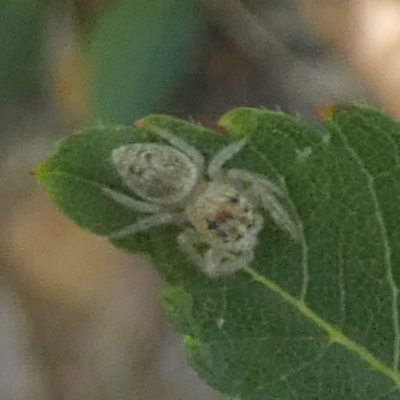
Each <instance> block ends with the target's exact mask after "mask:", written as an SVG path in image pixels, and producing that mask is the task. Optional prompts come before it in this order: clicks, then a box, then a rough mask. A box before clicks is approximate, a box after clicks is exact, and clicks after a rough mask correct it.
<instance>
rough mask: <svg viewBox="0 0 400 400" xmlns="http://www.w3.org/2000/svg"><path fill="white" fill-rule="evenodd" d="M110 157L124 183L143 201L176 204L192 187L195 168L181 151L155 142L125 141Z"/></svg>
mask: <svg viewBox="0 0 400 400" xmlns="http://www.w3.org/2000/svg"><path fill="white" fill-rule="evenodd" d="M112 159H113V162H114V165H115V167H116V168H117V171H118V172H119V174H120V176H121V177H122V179H123V180H124V183H125V185H126V186H127V187H129V188H130V189H131V190H132V191H133V192H134V193H136V194H137V195H138V196H139V197H141V198H142V199H144V200H147V201H150V202H152V203H154V204H164V205H169V204H176V203H178V202H179V201H181V200H182V199H184V198H186V197H187V196H188V195H189V194H190V192H191V191H192V189H193V188H194V187H195V185H196V184H197V181H198V177H199V171H198V169H197V168H196V165H194V164H193V162H192V161H191V160H190V158H189V157H188V156H187V155H186V154H184V153H182V152H181V151H179V150H177V149H174V148H172V147H169V146H164V145H160V144H155V143H136V144H128V145H125V146H122V147H119V148H117V149H115V150H114V151H113V152H112Z"/></svg>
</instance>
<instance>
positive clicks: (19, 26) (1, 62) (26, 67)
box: [0, 0, 47, 106]
mask: <svg viewBox="0 0 400 400" xmlns="http://www.w3.org/2000/svg"><path fill="white" fill-rule="evenodd" d="M46 6H47V0H29V1H28V0H3V1H2V2H0V37H1V44H0V106H1V105H3V104H5V103H17V102H18V101H21V100H26V99H28V98H29V97H30V96H32V95H33V94H35V92H36V91H37V89H38V88H37V85H38V82H39V79H40V77H39V71H40V62H41V56H42V53H43V50H42V46H43V28H44V27H45V24H44V20H45V18H46V13H47V7H46Z"/></svg>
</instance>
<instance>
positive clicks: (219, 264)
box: [103, 127, 299, 278]
mask: <svg viewBox="0 0 400 400" xmlns="http://www.w3.org/2000/svg"><path fill="white" fill-rule="evenodd" d="M152 131H153V133H154V134H156V135H158V136H159V137H160V138H162V139H163V141H164V142H166V143H165V144H160V143H135V144H128V145H124V146H122V147H119V148H116V149H114V150H113V151H112V154H111V161H112V164H113V165H114V167H115V168H116V171H117V172H118V174H119V176H120V177H121V179H122V181H123V183H124V185H126V187H127V188H129V189H130V190H131V191H132V192H133V193H134V194H135V195H136V198H133V197H131V196H127V195H125V194H122V193H120V192H117V191H114V190H112V189H109V188H103V191H104V193H105V194H107V195H108V196H110V197H111V198H113V199H114V200H115V201H117V202H118V203H120V204H122V205H124V206H126V207H128V208H130V209H133V210H135V211H137V212H143V213H147V214H150V215H147V216H145V217H143V218H142V219H139V220H138V221H137V222H136V223H135V224H133V225H129V226H127V227H124V228H122V229H121V230H119V231H117V232H114V233H112V234H111V235H109V238H114V239H115V238H122V237H125V236H127V235H133V234H136V233H138V232H142V231H146V230H148V229H151V228H155V227H157V226H160V225H164V224H179V225H182V226H184V227H185V228H184V229H183V230H182V232H181V233H180V234H179V235H178V237H177V242H178V244H179V247H180V248H181V250H182V251H183V252H184V253H186V255H187V256H188V257H189V259H190V260H191V261H192V262H193V263H194V264H196V265H197V266H198V267H199V268H200V269H201V270H202V271H203V272H204V273H205V274H206V275H208V276H209V277H211V278H215V277H219V276H221V275H228V274H231V273H233V272H235V271H237V270H240V269H241V268H244V267H245V266H246V265H247V264H248V263H250V262H251V261H252V260H253V257H254V250H255V247H256V246H257V242H258V239H257V237H258V234H259V232H260V231H261V229H262V228H263V224H264V218H263V216H262V215H261V214H260V211H261V210H262V209H264V210H265V211H267V212H268V213H269V215H270V217H271V218H272V220H273V221H274V222H275V223H276V224H277V225H278V226H279V227H280V228H281V229H283V230H284V231H286V232H287V233H288V234H289V235H290V236H291V237H292V238H293V239H294V240H295V241H298V240H299V230H298V226H297V224H296V223H295V222H294V221H293V219H292V218H291V216H290V215H289V213H288V212H287V211H286V210H285V208H284V206H283V205H282V204H281V202H280V200H279V198H284V197H287V195H286V193H285V192H284V191H283V190H282V189H281V188H280V187H279V186H278V185H276V184H275V183H273V182H271V181H270V180H269V179H267V178H266V177H264V176H263V175H261V174H257V173H254V172H250V171H247V170H244V169H224V168H223V166H224V164H225V163H226V162H227V161H229V160H230V159H231V158H232V157H233V156H234V155H235V154H237V153H238V152H239V151H240V150H241V149H242V148H243V147H244V146H245V145H246V139H242V140H239V141H235V142H233V143H232V144H229V145H227V146H226V147H224V148H223V149H221V150H220V151H219V152H217V154H216V155H215V156H214V157H213V158H212V160H211V161H210V163H209V164H208V166H207V167H206V166H205V159H204V157H203V155H202V154H201V153H200V152H199V151H198V150H197V149H196V148H195V147H193V146H191V145H190V144H189V143H187V142H186V141H185V140H183V139H181V138H179V137H178V136H175V135H174V134H172V133H170V132H169V131H168V130H165V129H161V128H157V127H153V128H152Z"/></svg>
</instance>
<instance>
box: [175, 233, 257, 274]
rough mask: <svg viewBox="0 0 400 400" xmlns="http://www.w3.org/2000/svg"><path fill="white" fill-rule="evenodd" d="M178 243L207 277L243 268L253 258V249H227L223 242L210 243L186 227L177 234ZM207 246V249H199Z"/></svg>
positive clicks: (230, 272)
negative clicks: (233, 250)
mask: <svg viewBox="0 0 400 400" xmlns="http://www.w3.org/2000/svg"><path fill="white" fill-rule="evenodd" d="M178 244H179V246H180V247H181V249H182V250H183V251H184V252H185V253H186V254H187V255H188V256H189V258H190V259H191V260H192V262H193V263H194V264H196V265H197V266H198V267H199V268H200V269H201V270H202V271H203V272H204V273H205V274H206V275H207V276H208V277H210V278H218V277H219V276H222V275H229V274H232V273H234V272H236V271H238V270H240V269H242V268H244V267H245V266H246V265H247V264H248V263H249V262H251V261H252V260H253V256H254V254H253V251H252V250H246V251H239V252H232V251H229V250H228V249H227V248H226V247H225V245H224V244H214V245H213V244H210V243H209V241H208V240H206V239H205V238H204V236H203V235H202V234H200V233H199V232H197V231H195V230H194V229H191V228H189V229H186V230H185V231H183V232H182V233H181V234H180V235H179V236H178ZM202 246H208V249H206V250H203V249H201V247H202Z"/></svg>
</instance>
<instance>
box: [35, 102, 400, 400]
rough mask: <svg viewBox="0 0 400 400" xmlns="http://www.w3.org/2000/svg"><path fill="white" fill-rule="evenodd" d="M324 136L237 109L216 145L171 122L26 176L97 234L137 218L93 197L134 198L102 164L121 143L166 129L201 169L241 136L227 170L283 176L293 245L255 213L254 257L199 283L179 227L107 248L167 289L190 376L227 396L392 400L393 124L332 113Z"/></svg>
mask: <svg viewBox="0 0 400 400" xmlns="http://www.w3.org/2000/svg"><path fill="white" fill-rule="evenodd" d="M323 120H324V123H325V125H326V127H327V132H326V134H325V135H321V134H319V133H318V132H315V131H314V130H313V129H312V128H310V127H308V126H307V125H306V124H304V123H302V122H300V121H299V120H297V119H296V118H293V117H291V116H288V115H285V114H283V113H276V112H270V111H266V110H259V109H250V108H241V109H236V110H233V111H231V112H229V113H228V114H226V115H225V116H224V117H222V119H221V120H220V124H221V125H222V126H223V127H224V128H225V129H226V131H227V132H228V134H227V135H221V134H219V133H216V132H214V131H211V130H207V129H204V128H202V127H200V126H197V125H194V124H190V123H188V122H184V121H181V120H178V119H175V118H172V117H166V116H157V115H156V116H150V117H148V118H146V119H144V120H142V121H141V123H140V128H131V127H109V128H92V129H88V130H87V131H85V132H83V133H80V134H77V135H74V136H71V137H69V138H67V139H65V140H64V141H62V142H61V143H60V144H59V147H58V149H57V151H56V152H55V154H54V155H53V156H52V157H51V158H50V159H49V160H47V161H46V162H45V163H44V164H43V165H41V166H40V167H38V169H37V177H38V179H39V181H41V182H42V183H43V184H44V185H45V187H46V190H47V191H48V193H49V195H50V196H51V198H52V199H53V201H54V202H55V203H56V204H57V205H58V207H60V208H61V210H63V211H64V212H65V213H66V215H68V216H69V217H70V218H71V219H72V220H74V221H75V222H76V223H78V224H79V225H80V226H82V227H84V228H85V229H88V230H89V231H91V232H94V233H97V234H100V235H107V234H109V233H111V232H114V231H115V230H117V229H120V228H121V227H123V226H125V225H127V224H129V223H133V222H134V221H135V220H137V218H140V217H141V216H142V215H140V214H138V213H136V212H134V211H132V210H128V209H126V208H124V207H123V206H121V205H119V204H116V203H115V202H114V201H113V200H111V199H110V198H108V197H107V196H105V195H104V192H102V188H104V187H107V188H112V189H114V190H116V191H119V192H121V193H124V194H126V195H131V196H132V193H130V191H129V190H128V189H127V188H126V187H124V185H123V183H122V182H121V180H120V178H119V176H118V175H117V173H116V171H115V169H114V168H113V165H112V163H111V160H110V154H111V151H112V149H114V148H115V147H118V146H120V145H122V144H126V143H136V142H144V141H146V142H147V141H160V139H158V138H157V137H155V136H154V135H152V134H151V132H150V131H149V130H148V128H149V126H152V125H156V126H161V127H165V128H168V129H169V130H171V131H172V132H174V133H175V134H176V135H179V136H181V137H183V138H185V139H186V140H187V141H188V142H189V143H191V144H193V145H194V146H196V147H197V148H198V149H199V150H200V151H201V152H202V153H203V154H204V156H205V157H206V159H207V160H209V159H210V158H211V157H212V156H213V155H214V154H215V153H216V152H217V151H218V150H220V149H221V148H222V147H224V146H225V145H227V144H228V143H231V142H232V141H235V140H237V139H238V138H239V137H243V136H244V135H246V136H247V138H248V144H247V145H246V147H245V148H244V149H243V150H242V151H241V152H240V154H238V155H237V156H235V157H234V158H233V159H232V160H231V161H229V162H228V164H227V166H226V168H230V167H235V168H245V169H247V170H251V171H255V172H258V173H260V174H264V175H266V176H267V177H268V178H270V179H271V180H273V181H278V180H280V179H284V181H285V184H286V187H287V190H288V193H289V196H290V201H291V202H292V203H293V205H294V207H295V209H296V213H297V214H298V216H299V219H300V221H301V224H302V226H303V229H304V240H302V242H301V243H300V244H298V243H297V244H296V243H294V242H293V241H291V240H290V239H289V238H288V237H287V235H286V234H285V233H284V232H282V231H281V230H279V229H278V228H277V227H275V226H274V224H273V223H272V222H270V220H269V219H268V216H267V215H266V216H265V219H266V221H268V222H270V223H266V226H265V228H264V229H263V231H262V232H261V233H260V244H259V246H258V247H257V251H256V256H255V260H254V262H253V263H252V265H251V266H248V267H247V268H245V269H244V270H243V271H240V272H238V273H236V274H234V275H230V276H227V277H224V278H219V279H215V280H210V279H208V278H207V277H206V276H204V275H203V274H202V273H201V272H199V271H198V270H197V269H196V267H195V266H193V265H192V264H191V263H189V262H188V260H187V259H186V257H185V255H184V254H182V253H181V251H180V250H179V248H178V247H177V243H176V235H177V233H178V232H179V230H180V227H178V226H175V225H174V226H165V227H162V228H160V227H158V228H156V229H152V230H150V231H147V232H144V233H142V234H140V235H139V234H138V235H135V236H131V237H127V238H124V239H119V240H114V241H113V243H114V244H115V245H117V246H119V247H121V248H123V249H125V250H127V251H129V252H140V253H143V254H146V255H147V257H149V258H150V259H151V261H152V262H153V264H154V266H155V267H156V268H157V269H158V271H159V272H160V274H161V275H162V276H163V277H164V278H165V279H166V281H167V282H168V283H169V284H170V287H169V288H168V289H166V290H165V291H164V293H163V296H162V302H163V304H164V306H165V308H166V311H167V313H168V315H169V318H170V319H171V321H172V322H173V323H174V324H175V326H176V327H177V329H178V330H179V331H180V332H181V333H182V334H183V336H184V341H185V345H186V348H187V351H188V354H189V357H190V359H191V360H192V362H193V365H194V367H195V368H196V370H197V371H198V373H199V375H200V376H201V377H202V378H203V379H205V380H206V381H207V382H209V383H210V384H211V385H212V386H214V387H215V388H216V389H218V390H219V391H220V392H221V393H223V394H224V395H225V396H226V398H231V399H243V400H266V399H271V400H272V399H273V400H276V399H280V400H292V399H293V400H294V399H296V400H313V399H315V400H317V399H318V400H320V399H324V400H337V399H346V400H355V399H357V400H363V399H365V400H371V399H385V400H395V399H398V398H399V397H400V373H399V362H400V321H399V299H398V287H399V284H400V268H399V258H400V246H399V245H398V243H399V240H400V227H399V224H398V222H397V221H398V216H399V215H400V202H399V195H400V178H399V177H400V175H399V167H400V152H399V148H400V136H399V132H400V125H399V123H397V122H395V121H393V120H391V119H390V118H388V117H387V116H385V115H383V114H382V113H380V112H378V111H375V110H372V109H369V108H365V107H347V108H346V107H342V108H340V107H338V108H332V109H330V110H329V112H327V113H325V115H324V116H323Z"/></svg>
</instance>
